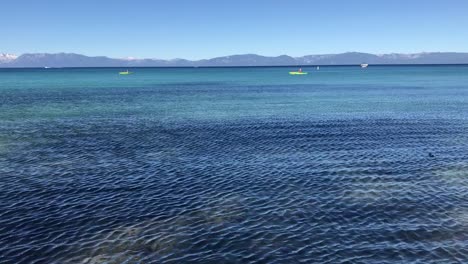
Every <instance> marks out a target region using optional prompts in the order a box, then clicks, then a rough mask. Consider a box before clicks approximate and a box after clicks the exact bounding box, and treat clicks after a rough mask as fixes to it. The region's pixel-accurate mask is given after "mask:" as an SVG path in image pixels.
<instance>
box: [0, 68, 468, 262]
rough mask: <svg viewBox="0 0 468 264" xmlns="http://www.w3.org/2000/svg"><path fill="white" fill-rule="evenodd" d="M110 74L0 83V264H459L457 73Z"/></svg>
mask: <svg viewBox="0 0 468 264" xmlns="http://www.w3.org/2000/svg"><path fill="white" fill-rule="evenodd" d="M120 70H122V69H113V68H103V69H98V68H83V69H0V190H1V192H0V256H1V257H0V259H2V260H4V261H6V263H104V262H106V263H124V262H125V261H126V262H125V263H161V262H164V263H186V262H203V263H211V262H213V263H294V262H300V261H302V262H319V263H341V262H343V263H345V262H353V261H354V262H359V263H361V262H362V263H394V262H403V263H411V262H414V263H441V262H444V263H452V262H454V263H455V262H464V261H468V250H467V246H468V244H467V242H466V241H467V240H466V238H467V237H468V232H467V230H468V206H467V204H468V203H467V199H468V197H467V196H466V194H467V193H468V162H467V160H468V133H467V132H468V119H467V117H466V113H468V66H462V65H461V66H372V65H371V66H370V67H369V68H367V69H361V68H359V67H321V68H320V70H316V69H315V68H303V70H304V71H308V72H309V74H308V75H304V76H291V75H289V74H288V71H291V70H296V69H294V68H286V67H284V68H281V67H279V68H179V69H171V68H136V69H130V71H133V72H134V74H132V75H128V76H120V75H118V72H119V71H120ZM0 262H1V261H0Z"/></svg>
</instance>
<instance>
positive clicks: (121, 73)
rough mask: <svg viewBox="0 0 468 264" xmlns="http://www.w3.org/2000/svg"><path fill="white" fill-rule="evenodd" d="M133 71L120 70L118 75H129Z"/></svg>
mask: <svg viewBox="0 0 468 264" xmlns="http://www.w3.org/2000/svg"><path fill="white" fill-rule="evenodd" d="M132 73H133V72H129V71H128V70H127V71H122V72H119V74H120V75H129V74H132Z"/></svg>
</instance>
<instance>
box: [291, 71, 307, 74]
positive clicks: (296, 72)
mask: <svg viewBox="0 0 468 264" xmlns="http://www.w3.org/2000/svg"><path fill="white" fill-rule="evenodd" d="M289 74H291V75H306V74H307V72H298V71H295V72H294V71H293V72H289Z"/></svg>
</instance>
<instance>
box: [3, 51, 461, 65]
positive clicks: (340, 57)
mask: <svg viewBox="0 0 468 264" xmlns="http://www.w3.org/2000/svg"><path fill="white" fill-rule="evenodd" d="M361 63H369V64H465V63H468V53H459V52H424V53H413V54H401V53H391V54H379V55H376V54H370V53H362V52H346V53H340V54H323V55H307V56H302V57H291V56H288V55H281V56H277V57H268V56H261V55H257V54H243V55H231V56H224V57H216V58H212V59H204V60H196V61H191V60H185V59H173V60H160V59H135V58H132V59H114V58H109V57H105V56H96V57H90V56H85V55H81V54H75V53H53V54H51V53H26V54H23V55H21V56H15V55H12V54H3V53H2V54H0V67H222V66H282V65H355V64H361Z"/></svg>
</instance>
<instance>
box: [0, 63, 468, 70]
mask: <svg viewBox="0 0 468 264" xmlns="http://www.w3.org/2000/svg"><path fill="white" fill-rule="evenodd" d="M317 66H319V67H324V68H326V67H359V66H360V65H359V64H340V65H338V64H336V65H335V64H333V65H329V64H313V65H312V64H311V65H262V66H102V67H100V66H83V67H80V66H72V67H47V68H45V67H0V69H2V70H3V69H44V70H57V69H122V68H129V69H197V68H202V69H212V68H297V67H317ZM414 66H421V67H430V66H468V63H450V64H449V63H440V64H437V63H431V64H423V63H420V64H369V68H372V67H414Z"/></svg>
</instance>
